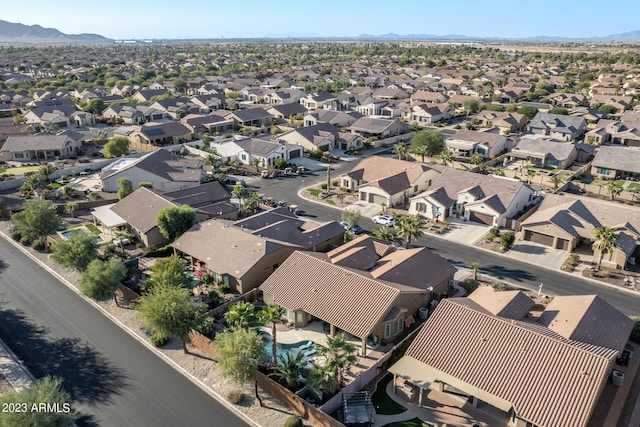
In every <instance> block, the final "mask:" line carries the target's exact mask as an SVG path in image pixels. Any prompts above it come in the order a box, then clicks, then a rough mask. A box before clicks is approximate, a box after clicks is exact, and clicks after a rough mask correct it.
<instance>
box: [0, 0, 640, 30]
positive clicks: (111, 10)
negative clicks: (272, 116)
mask: <svg viewBox="0 0 640 427" xmlns="http://www.w3.org/2000/svg"><path fill="white" fill-rule="evenodd" d="M639 12H640V2H638V1H637V0H611V1H604V2H603V1H595V0H533V1H517V0H452V1H446V0H445V1H437V0H436V1H434V0H413V1H406V0H404V1H403V0H396V1H393V0H391V1H390V0H321V1H305V0H301V1H300V0H236V1H219V0H192V1H165V0H126V1H124V0H110V1H107V2H101V1H95V0H81V1H80V0H57V1H52V0H28V1H24V0H23V1H17V2H11V6H10V7H4V8H3V9H2V12H1V13H0V19H3V20H5V21H9V22H20V23H22V24H28V25H32V24H39V25H42V26H43V27H50V28H57V29H58V30H60V31H62V32H64V33H68V34H78V33H97V34H101V35H103V36H106V37H109V38H114V39H129V38H138V39H143V38H168V39H175V38H219V37H224V38H232V37H265V36H266V37H269V36H271V37H277V36H296V35H299V36H323V37H324V36H356V35H360V34H375V35H378V34H386V33H396V34H435V35H445V34H460V35H467V36H477V37H514V38H520V37H531V36H540V35H547V36H562V37H590V36H606V35H609V34H618V33H624V32H628V31H634V30H640V21H638V19H637V17H638V15H639Z"/></svg>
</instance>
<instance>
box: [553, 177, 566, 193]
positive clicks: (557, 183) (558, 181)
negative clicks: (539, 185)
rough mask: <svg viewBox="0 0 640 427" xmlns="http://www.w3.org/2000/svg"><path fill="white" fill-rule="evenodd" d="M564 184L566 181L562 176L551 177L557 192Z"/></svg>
mask: <svg viewBox="0 0 640 427" xmlns="http://www.w3.org/2000/svg"><path fill="white" fill-rule="evenodd" d="M563 182H564V180H563V179H562V177H561V176H560V175H553V176H552V177H551V184H553V189H554V190H557V189H558V187H560V184H562V183H563Z"/></svg>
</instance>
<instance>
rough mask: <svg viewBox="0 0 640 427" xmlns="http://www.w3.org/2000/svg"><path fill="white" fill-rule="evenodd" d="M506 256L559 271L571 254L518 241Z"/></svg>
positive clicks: (537, 244)
mask: <svg viewBox="0 0 640 427" xmlns="http://www.w3.org/2000/svg"><path fill="white" fill-rule="evenodd" d="M504 256H507V257H509V258H513V259H516V260H518V261H523V262H528V263H530V264H535V265H540V266H543V267H546V268H551V269H554V270H559V269H560V267H562V264H563V263H564V261H565V260H566V259H567V258H568V257H569V253H568V252H567V251H564V250H562V249H554V248H551V247H549V246H545V245H542V244H540V243H534V242H528V241H523V240H516V243H515V244H514V245H513V246H512V247H511V249H509V250H508V251H507V252H505V253H504Z"/></svg>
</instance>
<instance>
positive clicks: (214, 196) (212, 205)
mask: <svg viewBox="0 0 640 427" xmlns="http://www.w3.org/2000/svg"><path fill="white" fill-rule="evenodd" d="M230 199H231V195H230V194H229V193H228V192H227V191H226V190H225V189H224V187H223V186H222V185H221V184H220V183H219V182H210V183H207V184H202V185H199V186H196V187H191V188H186V189H182V190H177V191H171V192H165V193H163V192H160V191H157V190H153V189H148V188H145V187H140V188H138V189H137V190H136V191H134V192H133V193H131V194H129V195H128V196H127V197H125V198H124V199H122V200H120V201H119V202H117V203H114V204H112V205H107V207H108V209H109V212H106V210H105V208H103V207H101V208H102V209H98V210H94V211H93V212H92V214H93V216H94V218H95V220H96V221H97V222H98V223H99V224H100V225H103V226H105V224H109V222H110V219H109V218H110V217H111V216H114V215H115V216H116V217H117V218H119V221H117V222H116V224H122V223H123V222H124V223H125V224H126V225H127V227H128V228H129V230H130V231H131V232H132V233H133V234H134V235H135V236H136V237H137V238H138V240H140V241H141V242H142V243H143V244H144V245H145V246H156V247H160V246H164V245H166V244H167V243H169V241H168V240H167V239H166V238H165V237H164V236H163V235H162V233H161V232H160V230H159V228H158V225H157V220H156V218H157V217H158V214H159V213H160V211H161V210H162V209H165V208H169V207H177V206H180V205H188V206H191V207H192V208H194V210H195V212H196V222H200V221H205V220H208V219H211V218H226V219H235V218H236V217H237V213H238V209H237V208H235V207H234V206H232V205H231V204H230ZM107 227H108V226H107ZM108 232H110V230H109V231H108Z"/></svg>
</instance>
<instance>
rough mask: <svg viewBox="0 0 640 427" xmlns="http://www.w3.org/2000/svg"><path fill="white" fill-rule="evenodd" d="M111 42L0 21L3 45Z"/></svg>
mask: <svg viewBox="0 0 640 427" xmlns="http://www.w3.org/2000/svg"><path fill="white" fill-rule="evenodd" d="M111 41H113V40H111V39H108V38H106V37H103V36H101V35H99V34H65V33H62V32H60V31H58V30H56V29H55V28H44V27H41V26H40V25H24V24H17V23H13V22H7V21H3V20H0V42H5V43H7V42H8V43H106V42H111Z"/></svg>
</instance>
